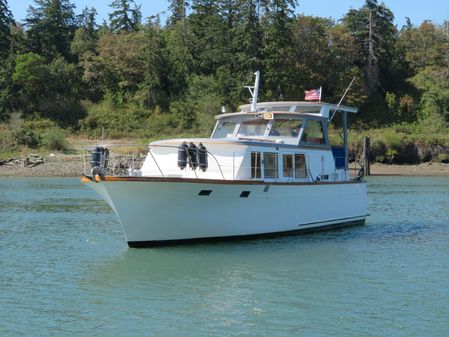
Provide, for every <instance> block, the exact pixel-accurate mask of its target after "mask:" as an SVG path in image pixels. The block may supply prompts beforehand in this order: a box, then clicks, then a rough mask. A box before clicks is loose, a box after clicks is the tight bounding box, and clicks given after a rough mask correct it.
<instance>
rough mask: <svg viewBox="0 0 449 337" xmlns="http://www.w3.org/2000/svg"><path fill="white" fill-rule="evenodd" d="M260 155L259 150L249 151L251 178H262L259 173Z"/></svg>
mask: <svg viewBox="0 0 449 337" xmlns="http://www.w3.org/2000/svg"><path fill="white" fill-rule="evenodd" d="M261 163H262V160H261V155H260V152H251V178H253V179H257V178H262V174H261V167H262V165H261Z"/></svg>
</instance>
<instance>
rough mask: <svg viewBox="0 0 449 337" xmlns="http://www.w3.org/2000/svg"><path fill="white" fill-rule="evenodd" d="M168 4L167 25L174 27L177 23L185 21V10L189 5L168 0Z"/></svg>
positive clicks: (181, 1)
mask: <svg viewBox="0 0 449 337" xmlns="http://www.w3.org/2000/svg"><path fill="white" fill-rule="evenodd" d="M169 3H170V6H169V8H170V11H171V16H170V18H169V20H168V23H169V25H170V26H174V25H176V23H177V22H178V21H184V20H185V19H186V9H187V8H188V7H189V3H188V2H187V1H185V0H170V1H169Z"/></svg>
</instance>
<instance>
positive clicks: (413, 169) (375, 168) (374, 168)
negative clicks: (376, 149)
mask: <svg viewBox="0 0 449 337" xmlns="http://www.w3.org/2000/svg"><path fill="white" fill-rule="evenodd" d="M371 175H400V176H421V177H423V176H435V177H438V176H442V177H443V176H444V177H449V164H444V163H422V164H417V165H387V164H372V165H371Z"/></svg>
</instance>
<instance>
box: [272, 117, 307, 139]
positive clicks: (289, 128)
mask: <svg viewBox="0 0 449 337" xmlns="http://www.w3.org/2000/svg"><path fill="white" fill-rule="evenodd" d="M301 126H302V119H275V120H274V121H273V123H272V125H271V129H270V134H269V136H281V137H298V135H299V131H300V130H301Z"/></svg>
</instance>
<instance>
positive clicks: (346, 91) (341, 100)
mask: <svg viewBox="0 0 449 337" xmlns="http://www.w3.org/2000/svg"><path fill="white" fill-rule="evenodd" d="M354 80H355V76H354V77H353V78H352V80H351V83H349V85H348V87H347V88H346V90H345V93H344V94H343V96H341V99H340V102H338V104H337V106H336V107H335V110H334V113H333V114H332V116H331V118H329V120H330V121H331V120H332V119H333V118H334V116H335V113H336V112H337V110H338V108H339V107H340V105H341V102H343V100H344V99H345V96H346V94H347V93H348V91H349V88H351V85H352V83H353V82H354Z"/></svg>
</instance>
